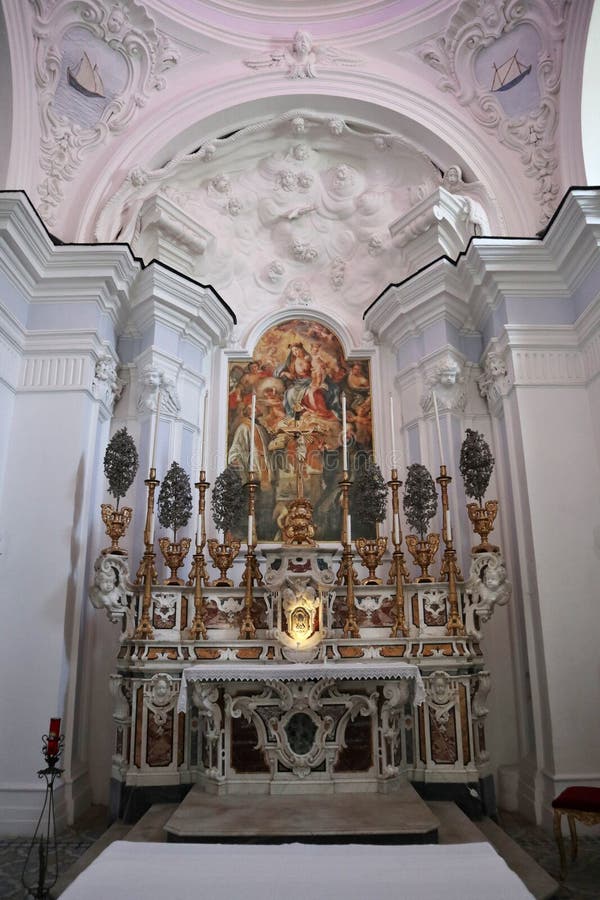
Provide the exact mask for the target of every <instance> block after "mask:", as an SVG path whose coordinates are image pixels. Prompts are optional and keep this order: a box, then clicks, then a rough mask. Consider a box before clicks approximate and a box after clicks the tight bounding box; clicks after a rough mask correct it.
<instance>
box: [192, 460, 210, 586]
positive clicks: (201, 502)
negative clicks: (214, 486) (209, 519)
mask: <svg viewBox="0 0 600 900" xmlns="http://www.w3.org/2000/svg"><path fill="white" fill-rule="evenodd" d="M196 487H197V489H198V529H197V531H196V552H195V554H194V559H193V561H192V567H191V569H190V574H189V576H188V582H187V583H188V584H195V583H196V579H197V578H198V577H199V578H200V580H201V582H202V583H203V584H204V587H208V586H209V584H210V580H209V578H208V569H207V567H206V560H205V558H204V548H205V546H206V492H207V490H208V489H209V487H210V482H208V481H207V480H206V472H205V471H204V469H201V470H200V478H199V480H198V481H197V482H196ZM197 557H199V559H198V558H197Z"/></svg>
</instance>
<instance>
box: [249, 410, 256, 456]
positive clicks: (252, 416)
mask: <svg viewBox="0 0 600 900" xmlns="http://www.w3.org/2000/svg"><path fill="white" fill-rule="evenodd" d="M255 424H256V394H252V407H251V412H250V459H249V461H248V467H249V470H250V472H253V471H254V426H255Z"/></svg>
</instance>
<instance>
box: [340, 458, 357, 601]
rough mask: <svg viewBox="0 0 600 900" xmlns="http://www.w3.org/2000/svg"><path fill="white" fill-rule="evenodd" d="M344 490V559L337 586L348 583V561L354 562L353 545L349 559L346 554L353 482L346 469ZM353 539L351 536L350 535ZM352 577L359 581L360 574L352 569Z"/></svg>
mask: <svg viewBox="0 0 600 900" xmlns="http://www.w3.org/2000/svg"><path fill="white" fill-rule="evenodd" d="M338 483H339V485H340V487H341V489H342V559H341V560H340V565H339V568H338V570H337V575H336V578H335V583H336V584H342V583H343V582H345V583H347V574H348V573H347V571H346V568H347V565H348V559H350V560H352V559H353V557H352V545H350V556H349V557H348V555H347V553H346V549H345V548H346V546H347V545H348V544H349V541H348V537H349V535H348V513H349V510H350V485H351V484H352V482H351V481H350V478H349V476H348V471H347V469H344V472H343V475H342V480H341V481H340V482H338ZM350 537H351V535H350ZM352 577H353V579H354V580H357V579H358V574H357V573H356V571H355V570H354V568H353V569H352Z"/></svg>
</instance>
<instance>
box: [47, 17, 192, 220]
mask: <svg viewBox="0 0 600 900" xmlns="http://www.w3.org/2000/svg"><path fill="white" fill-rule="evenodd" d="M30 2H31V4H32V5H33V9H34V24H33V36H34V59H35V82H36V86H37V90H38V107H39V118H40V128H41V139H40V166H41V169H42V171H43V172H44V173H45V177H44V176H43V180H42V182H41V183H40V184H39V186H38V194H39V196H40V203H39V209H40V213H41V215H42V216H43V218H44V220H45V221H46V222H47V223H48V224H49V225H51V224H53V223H54V221H55V219H56V214H57V207H59V206H60V204H61V202H62V200H63V197H64V183H65V182H68V181H73V180H74V179H75V177H76V174H77V170H78V168H79V166H80V165H81V163H82V160H83V158H84V157H85V156H86V155H87V154H88V153H89V152H90V151H91V150H94V149H95V148H96V147H98V145H100V144H102V143H104V142H105V141H106V140H107V138H108V137H109V136H110V135H111V134H119V133H120V132H122V131H123V130H124V129H125V128H126V127H127V126H128V125H129V124H130V122H131V120H132V118H133V117H134V116H135V114H136V113H137V112H138V110H139V109H140V108H142V107H143V106H145V105H146V103H147V102H148V100H149V98H150V96H151V94H152V92H153V91H161V90H163V89H164V88H165V86H166V82H165V79H164V78H163V77H162V76H163V72H165V71H166V70H167V69H168V68H170V67H171V66H173V65H175V63H176V62H177V59H178V56H177V54H176V53H175V51H174V50H173V49H172V48H171V47H170V46H169V43H168V41H167V40H166V39H165V38H164V36H163V35H162V34H160V33H159V32H158V31H157V30H156V27H155V23H154V21H153V19H151V18H150V16H149V15H148V14H147V13H146V10H145V9H144V7H143V6H142V5H141V4H140V3H138V2H137V0H129V2H128V3H127V4H126V5H124V4H118V5H117V4H114V3H112V2H111V0H65V2H63V3H61V4H57V3H56V2H55V0H30ZM82 32H87V33H88V41H91V46H92V47H93V46H94V45H95V46H96V48H97V49H98V50H99V49H100V46H103V48H104V49H103V53H102V54H101V58H104V59H106V58H107V57H108V56H109V55H112V56H114V55H115V54H116V55H117V56H118V57H120V68H121V76H122V83H121V84H117V83H115V84H113V86H112V91H109V90H108V89H107V88H104V87H103V90H105V91H106V94H103V95H101V96H102V99H106V103H105V104H104V105H103V107H102V108H101V110H100V111H99V112H98V114H97V118H96V120H95V121H93V122H92V123H91V124H89V123H88V124H86V123H85V122H82V121H74V120H73V119H71V118H70V117H69V116H68V115H67V114H65V112H64V111H61V109H60V108H59V107H58V105H57V103H56V94H57V91H58V90H59V88H60V81H61V73H62V64H63V56H64V54H65V45H66V44H67V39H68V36H69V34H71V35H73V34H78V35H80V34H81V33H82ZM85 46H86V47H87V48H88V49H89V44H86V45H85ZM72 64H73V61H72Z"/></svg>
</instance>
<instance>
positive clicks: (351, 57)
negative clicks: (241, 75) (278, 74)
mask: <svg viewBox="0 0 600 900" xmlns="http://www.w3.org/2000/svg"><path fill="white" fill-rule="evenodd" d="M362 62H363V59H362V57H360V56H356V55H355V54H351V53H342V52H341V51H339V50H337V49H336V48H335V47H332V46H331V45H329V44H315V43H314V42H313V39H312V37H311V35H310V34H309V33H308V31H305V30H304V29H302V28H300V29H298V31H296V33H295V35H294V38H293V40H292V43H291V44H286V45H285V46H283V47H275V48H274V49H272V50H267V51H265V52H264V53H261V54H260V55H259V56H255V57H253V58H252V59H245V60H244V65H246V66H248V68H250V69H273V68H278V67H282V68H285V70H286V74H287V77H288V78H316V77H317V74H318V72H317V69H318V65H319V64H321V65H323V66H358V65H360V64H361V63H362Z"/></svg>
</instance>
